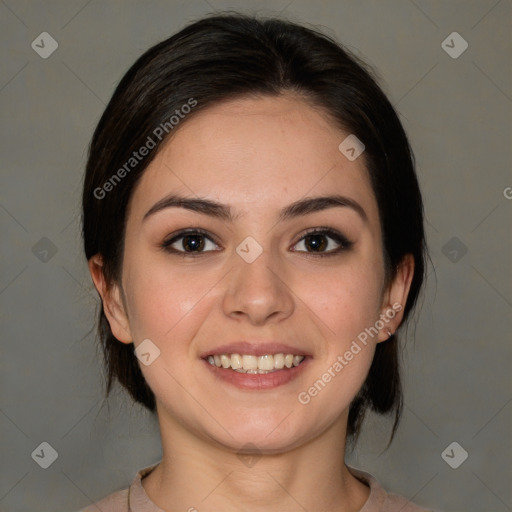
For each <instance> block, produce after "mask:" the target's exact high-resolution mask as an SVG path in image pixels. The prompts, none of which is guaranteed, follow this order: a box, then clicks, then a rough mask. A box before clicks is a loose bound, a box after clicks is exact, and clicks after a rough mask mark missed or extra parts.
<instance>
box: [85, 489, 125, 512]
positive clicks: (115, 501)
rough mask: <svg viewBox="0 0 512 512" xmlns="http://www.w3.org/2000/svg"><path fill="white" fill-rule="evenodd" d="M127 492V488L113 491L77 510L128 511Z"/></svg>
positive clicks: (91, 511)
mask: <svg viewBox="0 0 512 512" xmlns="http://www.w3.org/2000/svg"><path fill="white" fill-rule="evenodd" d="M128 493H129V489H128V488H127V489H123V490H122V491H117V492H114V493H112V494H109V495H108V496H106V497H105V498H103V499H102V500H100V501H98V502H96V503H94V505H90V506H88V507H86V508H83V509H82V510H80V511H79V512H98V510H101V512H129V510H130V509H129V504H128Z"/></svg>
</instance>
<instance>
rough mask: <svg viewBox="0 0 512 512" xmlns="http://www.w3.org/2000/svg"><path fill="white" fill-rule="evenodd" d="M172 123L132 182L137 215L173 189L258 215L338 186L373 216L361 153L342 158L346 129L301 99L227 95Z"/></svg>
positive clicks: (372, 205) (341, 191)
mask: <svg viewBox="0 0 512 512" xmlns="http://www.w3.org/2000/svg"><path fill="white" fill-rule="evenodd" d="M178 128H179V129H178V130H177V131H176V132H175V133H173V134H172V137H171V138H170V139H169V140H167V141H166V142H165V143H164V145H163V147H162V148H161V149H160V151H159V153H158V154H157V156H156V157H155V159H154V160H153V161H152V162H151V164H150V165H149V166H148V168H147V169H146V171H145V172H144V175H143V176H142V178H141V180H140V181H139V184H138V185H137V188H136V190H135V192H134V194H133V197H132V203H133V204H132V206H133V210H134V212H135V213H136V214H137V215H138V216H139V215H143V214H144V213H145V211H147V209H149V208H150V207H151V206H152V205H153V204H154V203H155V202H157V201H158V200H160V199H161V198H162V197H163V196H165V195H167V194H169V193H171V192H173V193H180V194H183V195H186V196H189V197H197V196H200V197H208V198H210V199H213V200H216V201H219V202H223V203H227V204H230V205H232V206H233V209H234V210H235V211H237V212H240V213H244V212H246V211H247V210H251V211H259V212H260V213H261V214H264V213H265V214H266V213H268V212H269V211H271V210H277V209H280V208H281V207H282V206H284V205H285V204H288V203H290V202H292V201H295V200H298V199H300V198H302V197H305V196H315V195H327V194H332V193H339V194H343V195H345V196H349V197H351V198H353V199H355V200H356V201H358V202H359V203H361V204H362V206H363V208H364V209H365V210H366V212H367V214H368V217H369V218H371V217H375V216H377V217H378V212H377V205H376V202H375V198H374V195H373V192H372V189H371V185H370V181H369V176H368V172H367V170H366V166H365V162H364V156H361V157H359V158H357V159H356V160H354V161H350V160H349V159H347V158H346V157H345V155H344V154H342V153H341V152H340V150H339V149H338V146H339V145H340V143H341V142H342V141H343V140H344V139H345V138H346V137H347V136H348V135H349V134H348V133H344V132H343V131H342V130H341V129H339V128H338V127H336V126H335V125H334V124H333V122H332V121H331V120H330V119H329V118H328V116H327V115H326V114H325V113H324V112H322V110H320V109H318V108H315V107H313V106H311V105H310V104H308V103H307V102H306V101H304V100H303V99H300V98H298V97H293V96H290V95H285V96H280V97H261V98H242V99H237V100H232V101H227V102H223V103H220V104H217V105H215V106H213V107H209V108H207V109H205V110H204V111H201V112H198V113H196V114H194V116H193V117H191V118H190V119H185V120H184V122H183V124H182V126H179V127H178ZM363 155H364V153H363Z"/></svg>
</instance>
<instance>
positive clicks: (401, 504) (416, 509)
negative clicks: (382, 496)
mask: <svg viewBox="0 0 512 512" xmlns="http://www.w3.org/2000/svg"><path fill="white" fill-rule="evenodd" d="M398 510H400V512H434V511H432V510H428V509H426V508H423V507H420V506H418V505H415V504H414V503H413V502H412V501H409V500H408V499H407V498H405V497H403V496H399V495H398V494H393V493H390V494H388V495H387V496H386V501H385V502H384V503H383V505H382V509H381V512H396V511H398Z"/></svg>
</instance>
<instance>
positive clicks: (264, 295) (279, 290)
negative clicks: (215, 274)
mask: <svg viewBox="0 0 512 512" xmlns="http://www.w3.org/2000/svg"><path fill="white" fill-rule="evenodd" d="M233 259H234V261H235V264H234V266H233V267H232V270H231V272H230V273H229V275H228V282H227V288H226V291H225V294H224V298H223V309H224V313H225V314H226V315H227V316H229V317H231V318H234V319H246V320H247V321H249V322H250V323H251V324H252V325H255V326H256V325H264V324H266V323H268V322H280V321H282V320H284V319H285V318H288V317H289V316H290V315H291V314H292V313H293V311H294V308H295V301H294V295H293V293H292V291H291V289H290V288H289V287H288V286H287V284H286V279H285V278H286V276H285V275H284V274H285V273H284V271H283V269H282V268H281V267H280V266H279V265H278V262H277V261H276V260H277V258H274V260H273V261H272V256H271V254H270V253H269V251H265V250H264V251H263V253H262V254H261V255H260V256H258V258H256V260H255V261H253V262H252V263H247V262H246V261H244V260H243V259H242V258H240V257H239V256H238V254H236V253H235V254H234V255H233Z"/></svg>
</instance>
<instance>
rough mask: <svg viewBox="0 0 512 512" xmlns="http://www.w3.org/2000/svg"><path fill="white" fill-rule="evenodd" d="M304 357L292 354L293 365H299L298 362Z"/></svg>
mask: <svg viewBox="0 0 512 512" xmlns="http://www.w3.org/2000/svg"><path fill="white" fill-rule="evenodd" d="M303 359H304V358H303V357H302V356H293V366H299V363H300V362H301V361H302V360H303Z"/></svg>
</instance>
